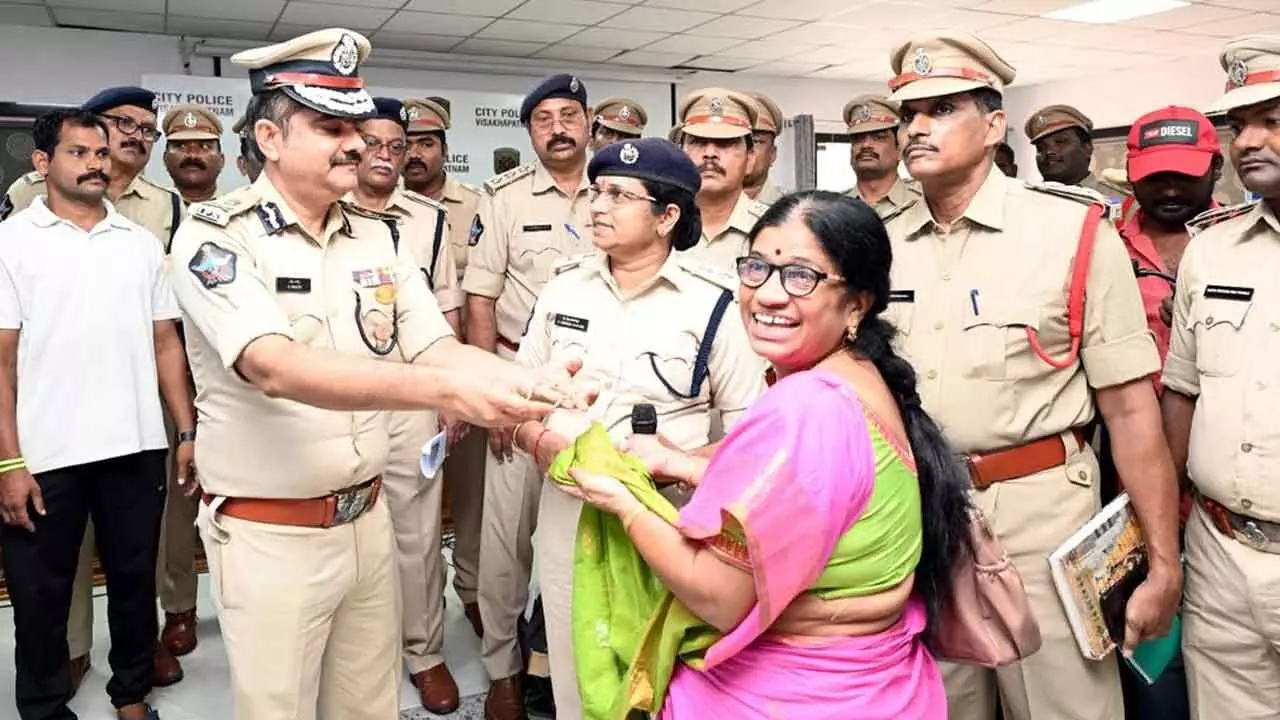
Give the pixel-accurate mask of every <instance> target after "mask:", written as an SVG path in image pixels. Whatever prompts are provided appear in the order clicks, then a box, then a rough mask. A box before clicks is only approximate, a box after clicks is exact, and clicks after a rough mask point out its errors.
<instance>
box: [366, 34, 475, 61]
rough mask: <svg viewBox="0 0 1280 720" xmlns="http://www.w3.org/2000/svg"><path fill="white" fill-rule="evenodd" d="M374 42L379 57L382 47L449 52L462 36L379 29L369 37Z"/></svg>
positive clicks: (374, 49) (375, 55)
mask: <svg viewBox="0 0 1280 720" xmlns="http://www.w3.org/2000/svg"><path fill="white" fill-rule="evenodd" d="M369 40H370V41H371V42H372V43H373V55H374V57H377V55H378V50H379V49H380V48H391V49H393V50H423V51H426V52H449V51H450V50H452V49H453V48H454V46H456V45H457V44H458V43H460V42H462V38H460V37H450V36H445V35H415V34H411V33H401V32H391V31H388V30H379V31H378V32H376V33H374V34H373V37H371V38H369Z"/></svg>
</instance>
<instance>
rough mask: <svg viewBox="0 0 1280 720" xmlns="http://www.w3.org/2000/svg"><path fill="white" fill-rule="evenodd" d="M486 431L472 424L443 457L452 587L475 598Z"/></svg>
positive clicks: (462, 596) (466, 599)
mask: <svg viewBox="0 0 1280 720" xmlns="http://www.w3.org/2000/svg"><path fill="white" fill-rule="evenodd" d="M488 437H489V436H488V433H486V432H485V431H484V430H483V429H482V428H472V429H471V432H469V433H467V435H466V437H464V438H462V440H461V441H460V442H459V443H458V444H457V445H456V446H454V448H453V449H452V450H450V451H449V457H447V458H445V461H444V470H443V472H444V486H445V488H446V489H447V490H448V492H449V505H450V510H452V512H453V538H454V545H453V570H454V574H453V589H454V590H455V591H456V592H457V593H458V599H460V600H462V602H463V603H465V604H468V605H470V604H471V603H474V602H476V589H477V587H479V566H480V528H481V526H482V524H483V523H484V466H485V455H486V453H487V451H486V449H485V448H487V447H488Z"/></svg>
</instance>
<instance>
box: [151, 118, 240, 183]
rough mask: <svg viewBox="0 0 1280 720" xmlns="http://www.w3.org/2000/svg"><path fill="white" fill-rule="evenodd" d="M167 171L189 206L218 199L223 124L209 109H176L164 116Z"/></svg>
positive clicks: (222, 158)
mask: <svg viewBox="0 0 1280 720" xmlns="http://www.w3.org/2000/svg"><path fill="white" fill-rule="evenodd" d="M163 124H164V167H165V169H166V170H168V171H169V177H170V179H172V180H173V186H174V187H176V188H177V189H178V192H179V193H181V194H182V199H183V200H184V201H185V202H188V203H197V202H205V201H207V200H212V199H213V198H214V197H216V196H217V195H218V175H219V174H220V173H221V172H222V166H223V165H225V164H226V161H227V159H226V157H225V156H224V155H223V154H222V121H221V120H219V119H218V116H217V115H214V114H213V112H212V111H210V110H209V108H207V107H204V106H203V105H197V104H194V103H191V104H186V105H175V106H173V107H171V108H169V109H168V111H166V112H165V114H164V123H163Z"/></svg>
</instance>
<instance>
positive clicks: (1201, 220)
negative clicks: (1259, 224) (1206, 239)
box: [1187, 201, 1258, 235]
mask: <svg viewBox="0 0 1280 720" xmlns="http://www.w3.org/2000/svg"><path fill="white" fill-rule="evenodd" d="M1257 204H1258V203H1257V201H1255V202H1251V203H1244V204H1243V205H1228V206H1226V207H1220V208H1213V209H1212V210H1205V211H1204V212H1202V213H1200V214H1199V215H1197V216H1195V217H1193V218H1191V219H1190V220H1188V221H1187V231H1188V232H1189V233H1191V234H1192V235H1195V234H1197V233H1200V232H1203V231H1205V230H1207V229H1208V228H1211V227H1213V226H1214V225H1217V224H1218V223H1220V222H1223V221H1226V220H1230V219H1231V218H1236V217H1240V216H1241V215H1244V214H1246V213H1248V212H1249V211H1250V210H1253V208H1254V206H1255V205H1257Z"/></svg>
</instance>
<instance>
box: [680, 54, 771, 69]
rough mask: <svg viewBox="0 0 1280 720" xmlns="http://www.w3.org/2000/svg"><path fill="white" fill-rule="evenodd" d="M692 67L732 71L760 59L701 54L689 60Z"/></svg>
mask: <svg viewBox="0 0 1280 720" xmlns="http://www.w3.org/2000/svg"><path fill="white" fill-rule="evenodd" d="M689 64H690V65H692V66H694V67H699V68H706V69H708V70H724V71H726V72H732V71H734V70H744V69H746V68H749V67H752V66H753V65H760V64H761V61H760V60H757V59H755V58H739V57H732V56H729V55H703V56H701V57H696V58H694V59H693V60H690V61H689Z"/></svg>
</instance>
